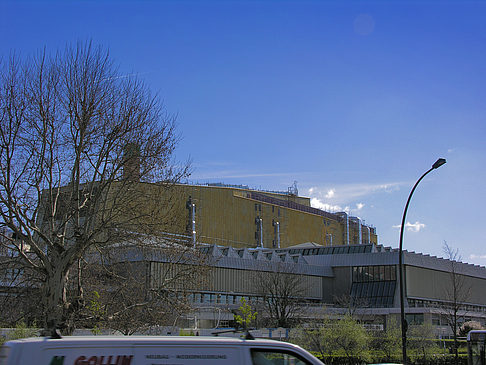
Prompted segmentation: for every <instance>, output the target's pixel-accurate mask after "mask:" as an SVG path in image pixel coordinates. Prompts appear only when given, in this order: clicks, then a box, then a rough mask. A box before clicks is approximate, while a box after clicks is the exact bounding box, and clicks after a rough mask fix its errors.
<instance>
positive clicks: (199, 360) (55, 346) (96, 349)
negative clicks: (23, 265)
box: [0, 336, 322, 365]
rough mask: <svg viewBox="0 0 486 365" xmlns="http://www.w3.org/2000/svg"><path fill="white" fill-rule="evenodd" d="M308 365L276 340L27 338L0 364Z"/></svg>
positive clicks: (1, 355)
mask: <svg viewBox="0 0 486 365" xmlns="http://www.w3.org/2000/svg"><path fill="white" fill-rule="evenodd" d="M30 364H32V365H34V364H35V365H176V364H177V365H179V364H208V365H209V364H211V365H250V364H254V365H272V364H275V365H276V364H279V365H280V364H282V365H304V364H305V365H310V364H320V365H322V362H320V361H319V360H318V359H317V358H315V357H314V356H312V355H311V354H310V353H308V352H307V351H305V350H304V349H302V348H300V347H299V346H296V345H293V344H290V343H286V342H279V341H274V340H261V339H258V340H246V339H239V338H224V337H192V336H191V337H189V336H184V337H175V336H174V337H153V336H150V337H148V336H130V337H114V336H111V337H104V336H82V337H75V336H73V337H64V338H61V339H50V338H43V337H37V338H26V339H22V340H15V341H9V342H6V343H5V344H4V345H3V346H2V348H1V349H0V365H30Z"/></svg>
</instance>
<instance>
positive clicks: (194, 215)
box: [173, 184, 377, 248]
mask: <svg viewBox="0 0 486 365" xmlns="http://www.w3.org/2000/svg"><path fill="white" fill-rule="evenodd" d="M175 189H176V190H177V193H176V195H177V196H178V197H179V198H180V199H181V203H179V204H178V207H180V208H182V209H185V210H186V216H187V220H186V226H185V227H179V229H178V230H179V232H173V233H181V231H184V232H185V233H186V234H187V235H189V236H190V237H191V239H192V240H193V241H194V242H195V241H197V242H203V243H209V244H217V245H223V246H232V247H262V248H285V247H289V246H294V245H297V244H300V243H306V242H313V243H315V244H318V245H323V246H330V245H343V244H363V243H377V235H376V229H375V228H374V227H371V226H368V225H365V224H363V222H362V221H361V220H360V219H359V218H357V217H351V216H348V215H347V214H346V213H344V212H341V213H329V212H325V211H322V210H319V209H316V208H312V207H311V205H310V198H307V197H301V196H297V195H295V194H293V193H291V192H289V193H284V192H282V193H278V192H265V191H258V190H253V189H249V188H247V187H245V186H230V185H222V184H215V185H184V184H180V185H176V187H175Z"/></svg>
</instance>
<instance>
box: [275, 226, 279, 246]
mask: <svg viewBox="0 0 486 365" xmlns="http://www.w3.org/2000/svg"><path fill="white" fill-rule="evenodd" d="M275 225H276V227H277V248H280V223H279V222H275Z"/></svg>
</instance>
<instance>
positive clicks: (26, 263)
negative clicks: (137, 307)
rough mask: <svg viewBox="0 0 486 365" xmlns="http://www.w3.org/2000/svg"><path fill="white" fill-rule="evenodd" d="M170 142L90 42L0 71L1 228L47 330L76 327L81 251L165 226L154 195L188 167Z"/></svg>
mask: <svg viewBox="0 0 486 365" xmlns="http://www.w3.org/2000/svg"><path fill="white" fill-rule="evenodd" d="M177 141H178V136H177V134H176V130H175V120H174V117H172V116H170V115H168V114H167V113H166V112H164V110H163V108H162V105H161V104H160V103H159V101H158V99H157V97H156V96H154V95H152V94H151V93H150V91H149V89H148V88H147V86H146V85H145V84H144V83H143V82H142V81H140V80H139V79H137V78H133V77H124V76H123V75H122V74H120V72H119V71H118V69H117V67H115V65H114V63H113V61H112V60H111V58H110V56H109V54H108V51H107V50H105V49H103V48H102V47H96V46H93V45H92V44H91V42H87V43H78V44H77V45H75V46H67V47H66V48H65V49H64V50H63V51H60V52H57V53H55V54H53V55H50V54H48V53H47V52H46V51H45V50H44V51H41V52H39V53H38V54H37V55H35V56H33V57H30V58H26V59H21V58H20V57H18V56H16V55H13V56H11V57H10V59H9V60H7V61H5V62H3V63H1V64H0V225H1V226H4V227H6V228H8V229H9V230H10V231H11V232H13V235H14V237H15V239H12V238H11V237H8V236H4V237H3V238H4V239H5V241H6V242H7V243H6V244H7V245H8V246H9V247H13V248H14V249H15V250H16V252H17V255H16V258H15V260H16V261H17V262H18V264H19V265H21V266H22V267H25V268H29V269H30V270H33V271H35V272H36V274H37V275H38V277H39V278H40V280H41V284H42V293H43V294H42V298H43V309H44V326H45V328H46V329H49V330H54V329H56V328H60V329H62V330H63V331H69V329H72V318H73V314H74V313H75V312H76V311H77V310H78V309H79V308H80V307H81V306H82V305H83V293H82V287H81V280H80V278H73V277H72V276H71V274H70V273H71V271H72V269H73V267H76V265H77V264H78V262H79V260H80V259H81V258H82V257H83V255H84V254H85V252H86V251H87V250H89V249H90V248H92V247H95V246H103V245H108V244H110V243H113V242H118V241H120V240H121V239H126V238H127V237H129V236H130V235H131V234H132V233H133V232H137V233H144V234H154V233H159V232H161V231H163V230H165V229H166V225H165V223H167V222H166V221H164V220H163V219H162V217H163V216H164V214H165V213H166V212H170V206H168V204H170V201H169V199H168V198H166V197H167V196H168V195H169V196H170V194H162V193H161V192H162V191H167V188H168V187H170V186H171V185H172V184H173V183H174V182H176V181H178V180H179V179H180V178H182V177H183V176H185V175H186V174H187V171H188V170H187V166H186V165H185V166H183V167H182V168H179V169H177V168H175V166H177V165H176V164H175V163H174V160H173V153H174V149H175V147H176V144H177ZM141 182H156V184H153V186H152V185H151V186H149V187H147V186H145V185H144V184H142V183H141ZM161 197H164V198H161ZM164 212H165V213H164ZM165 216H169V215H167V214H165ZM24 245H27V246H28V247H29V250H28V251H25V250H23V248H22V246H24ZM80 273H81V271H80V270H78V274H80ZM74 279H75V281H77V282H78V283H79V285H78V292H77V294H76V295H75V296H73V297H68V293H67V283H68V282H69V281H71V282H72V281H73V280H74Z"/></svg>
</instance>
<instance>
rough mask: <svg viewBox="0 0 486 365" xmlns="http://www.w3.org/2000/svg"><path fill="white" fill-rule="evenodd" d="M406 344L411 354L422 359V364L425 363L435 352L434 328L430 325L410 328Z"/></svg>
mask: <svg viewBox="0 0 486 365" xmlns="http://www.w3.org/2000/svg"><path fill="white" fill-rule="evenodd" d="M410 327H411V328H410V331H409V337H408V343H409V345H408V346H409V348H410V349H411V350H412V354H414V355H415V357H417V358H420V357H421V358H422V360H421V362H422V363H424V364H425V363H427V360H428V359H429V358H430V357H431V356H432V355H433V354H434V353H436V352H437V350H438V349H437V347H438V346H437V344H436V342H435V341H434V339H435V334H434V328H433V327H432V325H431V324H428V323H427V324H420V325H413V326H410Z"/></svg>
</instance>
